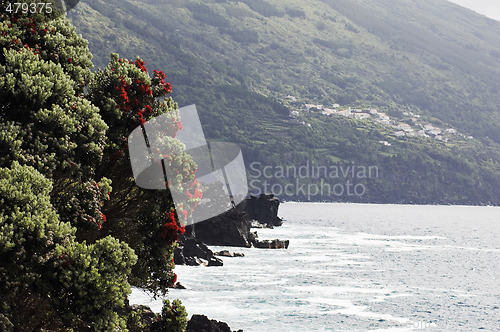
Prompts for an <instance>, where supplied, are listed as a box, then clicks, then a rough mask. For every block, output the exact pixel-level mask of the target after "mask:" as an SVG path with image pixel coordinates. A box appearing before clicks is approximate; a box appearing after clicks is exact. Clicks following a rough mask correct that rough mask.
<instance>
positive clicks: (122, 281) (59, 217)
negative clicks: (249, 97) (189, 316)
mask: <svg viewBox="0 0 500 332" xmlns="http://www.w3.org/2000/svg"><path fill="white" fill-rule="evenodd" d="M8 3H10V2H9V1H7V2H2V6H6V5H7V4H8ZM3 9H4V8H3V7H2V12H1V13H0V25H1V27H2V35H1V36H0V46H1V47H2V54H0V100H2V104H1V105H0V151H1V153H0V261H1V266H0V329H2V330H6V331H11V330H26V329H30V330H40V329H45V330H68V329H75V330H95V331H118V330H119V331H125V330H127V329H128V328H132V329H134V328H135V329H137V327H136V326H135V327H134V326H132V325H131V324H132V323H133V322H134V319H131V317H130V315H131V314H130V310H128V309H127V308H126V298H127V296H128V294H129V293H130V287H131V285H135V286H139V287H144V288H147V289H148V290H150V291H152V292H154V293H156V294H164V293H166V292H167V289H168V287H170V286H172V285H173V283H175V280H176V278H177V277H176V275H175V274H174V273H173V271H172V269H173V266H174V265H173V260H172V258H173V256H172V255H173V249H174V248H175V245H176V242H175V241H176V240H177V238H178V236H179V234H181V233H183V232H184V227H183V223H185V222H186V220H187V218H189V214H190V213H191V211H192V209H193V208H194V206H195V205H196V204H197V202H198V201H199V199H200V197H201V193H199V191H198V182H197V180H196V177H195V171H196V165H195V164H194V162H193V161H192V160H191V159H190V158H189V157H188V156H187V155H185V154H183V153H182V152H181V151H182V146H181V144H180V142H178V141H177V140H176V139H175V138H170V140H171V144H172V145H174V146H178V150H177V151H178V152H179V153H178V155H177V156H175V158H171V159H172V160H170V161H169V162H168V163H167V162H166V167H177V169H180V170H182V172H181V173H180V174H179V176H178V177H176V178H175V179H169V181H168V185H179V183H187V184H188V188H185V191H186V195H187V196H188V197H189V200H186V204H184V205H183V206H180V207H178V209H177V210H176V209H175V207H174V204H173V201H172V198H171V196H170V193H169V191H168V190H164V191H162V192H157V191H152V190H143V189H141V188H139V187H138V186H136V185H135V183H134V180H133V177H132V171H131V169H130V161H129V156H128V149H127V136H128V134H130V132H131V131H132V130H133V129H135V128H136V127H137V126H141V125H142V124H143V123H144V122H145V121H147V120H149V119H151V118H152V117H154V116H158V115H161V114H167V115H168V116H171V117H172V118H174V119H175V122H174V124H175V125H174V127H173V128H172V132H171V133H170V135H171V136H175V132H176V131H178V130H179V129H180V128H181V123H180V117H179V114H178V111H177V104H176V103H175V102H174V101H173V100H172V99H171V98H166V96H167V94H169V93H170V92H171V86H170V84H169V83H167V82H166V81H165V79H166V75H165V74H164V73H163V72H161V71H156V70H155V71H153V74H152V77H151V76H150V75H149V74H148V71H147V69H146V66H145V63H144V61H143V60H141V59H140V58H137V59H136V60H135V61H129V60H125V59H121V58H119V57H118V55H115V54H112V56H111V60H110V62H109V65H108V66H107V67H106V68H105V69H104V70H101V71H98V72H96V73H92V72H91V70H90V69H91V67H92V62H91V58H92V55H91V53H90V52H89V50H88V47H87V42H86V41H85V40H84V39H82V37H81V36H79V35H77V34H76V33H75V29H74V27H73V26H72V25H71V24H70V23H69V21H67V20H66V19H65V18H63V17H60V16H59V17H58V16H57V13H55V12H54V13H51V14H48V13H36V14H32V13H26V14H23V13H22V12H20V13H8V12H6V11H4V10H3ZM179 216H180V218H179ZM167 306H168V308H170V309H168V310H167V309H164V311H165V314H166V315H167V316H166V317H163V316H162V315H159V316H158V321H159V322H161V323H158V324H164V325H165V326H170V327H172V329H171V330H172V331H181V330H183V329H185V325H186V324H185V316H186V314H185V311H184V309H183V307H182V305H181V304H180V302H175V303H174V305H173V306H171V305H170V304H168V305H167V304H166V306H165V308H167ZM135 314H137V313H135ZM176 320H178V321H176ZM162 326H163V325H162Z"/></svg>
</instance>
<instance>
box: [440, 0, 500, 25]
mask: <svg viewBox="0 0 500 332" xmlns="http://www.w3.org/2000/svg"><path fill="white" fill-rule="evenodd" d="M448 1H450V2H453V3H455V4H457V5H460V6H462V7H466V8H469V9H472V10H473V11H475V12H477V13H479V14H483V15H486V16H487V17H489V18H492V19H494V20H497V21H500V2H499V1H497V0H448Z"/></svg>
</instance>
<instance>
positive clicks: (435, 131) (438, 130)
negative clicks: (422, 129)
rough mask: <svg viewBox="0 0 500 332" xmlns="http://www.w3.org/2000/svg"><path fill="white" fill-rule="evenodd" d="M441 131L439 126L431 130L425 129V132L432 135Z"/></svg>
mask: <svg viewBox="0 0 500 332" xmlns="http://www.w3.org/2000/svg"><path fill="white" fill-rule="evenodd" d="M442 133H443V131H442V130H441V129H439V128H434V129H432V130H428V131H427V134H429V135H432V136H437V135H441V134H442Z"/></svg>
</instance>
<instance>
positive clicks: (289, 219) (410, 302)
mask: <svg viewBox="0 0 500 332" xmlns="http://www.w3.org/2000/svg"><path fill="white" fill-rule="evenodd" d="M279 215H280V216H281V217H283V219H284V222H283V226H281V227H276V228H274V229H257V232H258V236H259V238H260V239H287V240H290V245H289V248H288V249H286V250H284V249H282V250H272V249H256V248H234V247H210V249H212V250H213V251H219V250H230V251H232V252H241V253H243V254H245V256H244V257H234V258H225V257H223V260H224V266H222V267H204V266H199V267H191V266H177V267H176V268H175V272H176V273H177V275H178V280H179V281H180V282H181V283H182V284H183V285H184V286H185V287H186V288H187V289H184V290H180V289H172V290H170V291H169V293H168V294H167V296H166V298H168V299H181V301H182V302H183V304H184V305H185V307H186V310H187V312H188V313H189V316H191V315H192V314H204V315H206V316H208V317H209V318H211V319H216V320H220V321H224V322H226V323H228V324H229V326H230V327H231V329H232V330H238V329H242V330H243V331H245V332H267V331H284V332H288V331H301V332H303V331H500V208H499V207H471V206H418V205H369V204H340V203H294V202H286V203H283V204H281V205H280V208H279ZM129 299H130V302H131V303H132V304H134V303H136V304H144V305H148V306H150V307H151V308H152V310H153V311H155V312H160V311H161V306H162V300H161V299H156V300H155V299H153V298H152V297H151V295H150V294H148V293H146V292H144V291H142V290H140V289H133V292H132V294H131V295H130V298H129Z"/></svg>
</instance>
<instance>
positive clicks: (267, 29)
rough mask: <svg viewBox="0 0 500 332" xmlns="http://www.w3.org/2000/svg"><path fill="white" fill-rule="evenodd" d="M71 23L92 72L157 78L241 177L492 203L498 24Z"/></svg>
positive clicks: (395, 12)
mask: <svg viewBox="0 0 500 332" xmlns="http://www.w3.org/2000/svg"><path fill="white" fill-rule="evenodd" d="M70 14H71V15H70V18H71V20H72V22H73V23H74V24H75V25H76V26H77V29H78V31H79V32H80V33H82V34H83V36H84V37H85V38H87V39H89V41H90V48H91V51H92V52H93V54H94V57H95V58H94V60H95V61H94V62H95V63H98V64H99V65H100V66H101V67H103V66H105V65H106V63H107V60H108V58H109V53H110V52H112V51H113V52H118V53H120V55H121V56H124V57H129V58H134V57H135V56H136V55H139V56H141V57H142V58H144V60H145V61H146V62H147V63H148V64H149V66H150V67H151V68H153V67H156V68H161V69H162V70H164V71H165V72H166V73H167V75H168V79H169V81H170V83H172V85H173V88H174V98H176V100H177V101H178V102H179V103H180V105H181V106H182V105H187V104H191V103H196V104H197V105H198V109H199V111H200V115H201V117H202V121H203V124H204V128H205V131H206V134H207V136H208V137H210V138H213V139H224V140H229V141H233V142H237V143H239V144H240V145H241V146H242V147H243V150H244V153H245V155H244V156H245V159H246V162H247V164H248V165H250V164H251V163H252V162H255V161H258V162H260V163H262V164H263V166H264V165H272V166H279V165H295V166H300V165H303V164H305V163H307V162H309V163H316V164H317V165H328V166H332V165H360V166H370V165H372V166H377V167H378V168H379V170H380V174H379V176H378V177H377V178H371V179H366V178H360V177H356V179H352V180H353V181H357V182H359V183H362V184H363V185H364V186H366V188H367V192H366V194H365V195H363V196H362V197H357V196H354V197H353V196H348V195H341V196H340V197H338V196H335V197H331V196H329V197H324V196H325V195H323V196H322V195H316V196H315V197H312V198H311V199H332V200H351V201H371V202H416V203H436V202H441V203H476V204H487V203H494V204H498V203H500V166H499V165H500V153H499V151H500V148H499V146H500V145H499V144H500V118H499V117H500V106H499V105H500V46H499V45H500V22H496V21H493V20H490V19H487V18H485V17H482V16H480V15H477V14H475V13H473V12H471V11H468V10H466V9H463V8H461V7H458V6H456V5H453V4H451V3H448V2H446V1H441V0H418V1H417V0H414V1H412V0H404V1H403V0H402V1H398V2H397V4H394V2H393V1H390V0H379V1H376V2H374V1H369V0H335V1H334V0H323V1H320V0H315V1H305V0H299V1H284V0H243V1H230V0H214V1H203V2H202V1H184V0H182V1H181V0H149V1H148V0H145V1H134V0H121V1H117V0H111V1H101V0H85V1H82V2H80V4H79V5H78V6H77V7H76V8H75V9H74V10H73V11H71V13H70ZM288 95H293V96H295V97H296V98H297V101H296V102H291V101H290V100H287V99H286V96H288ZM305 103H313V104H324V105H331V104H333V103H338V104H340V105H341V108H347V107H352V108H376V109H378V110H379V112H385V113H387V114H388V115H390V116H391V120H392V121H394V123H395V124H398V123H399V122H403V121H404V122H405V123H408V121H410V119H409V118H408V114H412V115H415V116H418V121H417V122H415V123H414V124H413V125H414V126H418V125H420V124H426V123H431V124H433V125H435V126H439V127H441V128H443V129H444V128H450V127H453V128H454V129H456V130H458V132H459V133H461V135H455V136H453V137H451V136H450V140H449V141H448V142H442V141H436V140H434V139H431V138H418V137H408V136H404V137H395V136H394V132H395V129H394V128H392V126H393V125H381V124H379V123H376V122H374V121H370V120H361V121H360V120H354V119H352V118H345V117H342V116H332V117H327V116H325V115H321V114H319V113H318V112H302V109H303V104H305ZM291 110H301V112H300V113H299V115H297V116H296V117H295V118H291V117H290V116H289V114H290V111H291ZM416 128H417V127H416ZM417 129H418V128H417ZM469 135H473V136H474V137H475V138H474V139H468V138H466V137H468V136H469ZM380 142H386V143H384V144H381V143H380ZM254 173H256V172H254ZM291 180H294V179H290V178H288V179H284V178H277V177H274V179H271V180H270V181H272V182H273V183H283V184H284V183H287V182H290V181H291ZM300 180H301V181H302V182H306V183H318V181H319V180H318V179H300ZM329 180H331V182H332V184H333V183H336V182H342V183H344V182H345V180H346V179H345V178H336V179H329ZM260 183H262V182H260ZM285 198H292V197H285ZM293 198H302V199H307V198H308V197H304V196H303V195H302V194H301V193H300V192H299V193H297V194H296V195H295V197H293Z"/></svg>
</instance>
